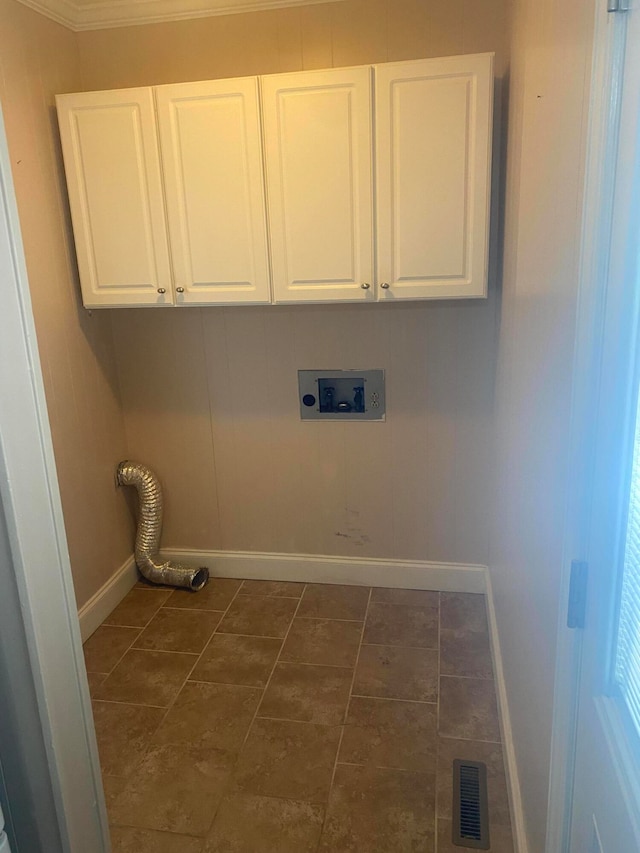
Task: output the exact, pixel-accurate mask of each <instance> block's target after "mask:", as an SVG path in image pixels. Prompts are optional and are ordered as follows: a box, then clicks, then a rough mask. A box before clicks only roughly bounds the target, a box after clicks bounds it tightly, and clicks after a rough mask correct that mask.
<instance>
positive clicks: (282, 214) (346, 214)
mask: <svg viewBox="0 0 640 853" xmlns="http://www.w3.org/2000/svg"><path fill="white" fill-rule="evenodd" d="M261 86H262V104H263V116H264V132H265V154H266V164H267V189H268V199H269V227H270V233H271V260H272V270H273V293H274V299H275V301H276V302H328V301H329V302H335V301H347V302H360V301H364V300H372V299H374V298H375V297H374V293H375V288H374V282H373V208H372V195H373V193H372V182H373V176H372V134H371V68H370V67H367V68H346V69H336V70H329V71H310V72H299V73H295V74H276V75H273V76H268V77H263V78H261Z"/></svg>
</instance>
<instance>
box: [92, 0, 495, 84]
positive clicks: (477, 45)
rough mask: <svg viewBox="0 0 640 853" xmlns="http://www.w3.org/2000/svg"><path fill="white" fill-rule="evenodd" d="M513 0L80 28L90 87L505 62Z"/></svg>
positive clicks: (381, 2) (394, 2) (334, 7)
mask: <svg viewBox="0 0 640 853" xmlns="http://www.w3.org/2000/svg"><path fill="white" fill-rule="evenodd" d="M506 6H507V0H344V2H340V3H326V4H319V5H316V6H302V7H297V8H288V9H279V10H271V11H267V12H253V13H245V14H240V15H225V16H219V17H212V18H198V19H196V20H191V21H178V22H171V23H166V24H152V25H147V26H135V27H123V28H118V29H110V30H95V31H91V32H83V33H79V34H78V44H79V46H80V57H81V66H82V76H83V82H84V88H85V89H109V88H118V87H125V86H149V85H153V84H158V83H175V82H181V81H186V80H208V79H211V78H214V77H240V76H243V75H251V74H272V73H277V72H280V71H299V70H301V69H306V68H330V67H332V66H340V65H357V64H359V63H371V62H387V61H393V60H400V59H415V58H419V57H424V56H445V55H449V54H457V53H478V52H482V51H490V50H494V51H496V53H497V54H498V57H497V73H498V74H499V75H500V74H502V71H503V69H504V67H505V64H506V25H505V24H506V21H505V8H506Z"/></svg>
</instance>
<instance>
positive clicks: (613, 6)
mask: <svg viewBox="0 0 640 853" xmlns="http://www.w3.org/2000/svg"><path fill="white" fill-rule="evenodd" d="M628 11H629V0H607V12H628Z"/></svg>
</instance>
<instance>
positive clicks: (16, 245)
mask: <svg viewBox="0 0 640 853" xmlns="http://www.w3.org/2000/svg"><path fill="white" fill-rule="evenodd" d="M0 291H1V304H2V310H1V311H0V401H1V403H0V500H1V502H2V508H3V510H4V514H5V516H6V524H7V530H8V537H9V546H10V550H11V557H12V561H13V566H14V570H15V578H16V584H17V588H18V596H19V599H20V607H21V611H22V619H23V622H24V628H25V633H26V637H27V645H28V650H29V657H30V661H31V668H32V672H31V673H27V674H25V677H28V678H32V679H33V681H34V682H35V689H36V695H37V701H38V706H39V712H40V722H41V725H42V731H43V734H44V740H45V744H46V749H47V757H48V765H49V770H50V777H51V778H50V784H51V790H52V794H53V798H54V801H55V805H56V812H57V816H58V821H59V825H60V835H61V838H62V845H63V850H64V851H65V853H107V851H108V850H109V849H110V846H109V836H108V828H107V818H106V810H105V806H104V795H103V792H102V784H101V781H100V764H99V760H98V752H97V747H96V741H95V731H94V727H93V718H92V714H91V703H90V698H89V691H88V686H87V678H86V672H85V668H84V663H83V657H82V643H81V640H80V629H79V624H78V617H77V609H76V600H75V595H74V589H73V581H72V576H71V566H70V563H69V554H68V550H67V541H66V536H65V529H64V522H63V517H62V507H61V503H60V493H59V489H58V480H57V475H56V468H55V461H54V455H53V447H52V443H51V433H50V429H49V421H48V416H47V407H46V401H45V395H44V387H43V382H42V373H41V369H40V361H39V356H38V348H37V342H36V334H35V326H34V321H33V315H32V311H31V301H30V296H29V285H28V281H27V272H26V266H25V260H24V252H23V247H22V239H21V235H20V223H19V219H18V211H17V207H16V200H15V195H14V190H13V180H12V175H11V166H10V159H9V152H8V149H7V142H6V136H5V132H4V123H3V121H2V116H1V114H0ZM10 639H11V638H10V637H9V638H8V640H9V641H10ZM47 781H49V780H47ZM56 848H57V845H56ZM53 849H54V848H53V847H52V848H51V850H52V851H53ZM56 853H57V849H56Z"/></svg>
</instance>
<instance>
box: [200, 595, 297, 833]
mask: <svg viewBox="0 0 640 853" xmlns="http://www.w3.org/2000/svg"><path fill="white" fill-rule="evenodd" d="M242 583H244V580H243V582H242ZM306 588H307V584H305V585H304V588H303V590H302V593H301V595H300V598H299V599H298V604H297V605H296V609H295V610H294V612H293V616H292V617H291V621H290V622H289V626H288V628H287V631H286V633H285V635H284V637H282V638H280V637H271V638H267V639H279V640H280V641H281V645H280V651H279V652H278V655H277V657H276V659H275V661H274V662H273V666H272V667H271V672H270V673H269V678H268V679H267V681H266V682H265V685H264V687H263V688H262V696H260V700H259V702H258V704H257V705H256V710H255V713H254V715H253V717H252V719H251V722H250V723H249V725H248V727H247V733H246V735H245V736H244V740H243V741H242V744H241V745H240V747H239V749H238V751H237V753H236V757H235V761H234V762H233V764H232V765H231V767H230V769H229V778H228V779H227V783H226V784H225V785H224V787H223V791H222V795H221V797H220V800H219V802H218V805H217V807H216V809H215V811H214V814H213V817H212V818H211V823H210V824H209V828H208V829H207V832H206V834H205V835H204V836H203V844H204V843H205V842H206V840H207V839H208V837H209V835H210V833H211V830H212V829H213V825H214V823H215V820H216V817H217V815H218V809H219V808H220V804H221V803H222V801H223V799H224V798H225V797H226V796H227V795H228V794H229V793H230V791H231V785H232V783H233V778H234V775H235V770H236V769H237V766H238V762H239V760H240V756H241V754H242V751H243V749H244V748H245V745H246V743H247V740H248V739H249V735H250V733H251V730H252V728H253V726H254V723H255V721H256V720H257V719H259V718H258V711H259V710H260V705H262V700H263V699H264V696H265V693H266V692H267V689H268V687H269V684H270V683H271V679H272V677H273V673H274V672H275V670H276V667H277V665H278V662H279V660H280V655H281V654H282V649H283V648H284V644H285V643H286V641H287V637H288V636H289V632H290V631H291V626H292V625H293V620H294V619H295V618H296V613H297V612H298V610H299V608H300V603H301V601H302V597H303V595H304V593H305V590H306ZM240 589H242V584H241V585H240ZM235 597H236V596H234V600H235ZM269 597H272V598H275V597H276V596H262V598H269ZM289 600H295V599H289ZM229 606H231V605H229ZM220 621H221V622H222V620H220ZM214 633H217V631H216V632H214ZM232 636H252V635H238V634H236V635H232ZM258 689H260V688H258Z"/></svg>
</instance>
